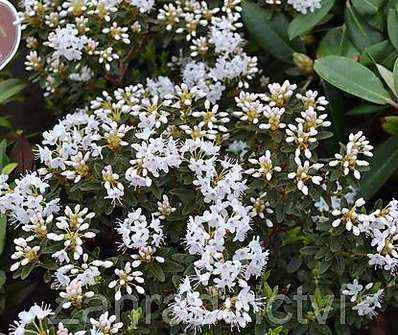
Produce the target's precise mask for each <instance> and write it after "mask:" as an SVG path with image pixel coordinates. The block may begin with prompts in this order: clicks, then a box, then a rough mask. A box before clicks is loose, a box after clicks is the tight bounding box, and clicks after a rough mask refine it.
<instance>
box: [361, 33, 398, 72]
mask: <svg viewBox="0 0 398 335" xmlns="http://www.w3.org/2000/svg"><path fill="white" fill-rule="evenodd" d="M397 55H398V54H397V51H396V50H395V48H394V47H393V45H392V44H391V43H390V42H389V41H387V40H385V41H381V42H379V43H376V44H373V45H371V46H370V47H368V48H366V49H365V50H364V51H363V52H362V54H361V56H360V58H359V61H360V63H361V64H363V65H365V66H367V67H372V66H374V63H379V64H381V65H383V66H384V67H386V68H388V69H390V68H392V65H393V64H394V62H395V59H396V58H397Z"/></svg>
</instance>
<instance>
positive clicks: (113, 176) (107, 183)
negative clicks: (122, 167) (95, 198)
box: [102, 165, 124, 203]
mask: <svg viewBox="0 0 398 335" xmlns="http://www.w3.org/2000/svg"><path fill="white" fill-rule="evenodd" d="M102 179H103V181H104V187H105V189H106V192H107V193H108V195H107V197H106V198H108V199H111V200H112V203H116V202H121V199H122V197H123V196H124V186H123V184H122V183H120V182H118V180H119V175H118V174H117V173H114V172H113V171H112V166H111V165H107V166H105V168H104V169H103V170H102Z"/></svg>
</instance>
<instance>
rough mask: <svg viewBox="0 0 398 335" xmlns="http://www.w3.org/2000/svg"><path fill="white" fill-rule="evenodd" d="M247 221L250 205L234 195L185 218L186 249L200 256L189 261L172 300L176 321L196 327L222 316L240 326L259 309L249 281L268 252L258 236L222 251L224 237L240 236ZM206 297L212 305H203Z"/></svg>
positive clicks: (246, 228) (239, 239)
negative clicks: (189, 269)
mask: <svg viewBox="0 0 398 335" xmlns="http://www.w3.org/2000/svg"><path fill="white" fill-rule="evenodd" d="M250 222H251V217H250V215H249V208H248V207H245V206H244V205H243V204H242V203H240V202H239V201H238V200H237V199H236V198H235V200H233V201H222V200H218V201H214V204H213V205H211V206H210V208H209V210H207V211H205V212H204V213H203V215H200V216H195V217H191V218H190V220H189V222H188V227H187V235H186V244H187V248H188V251H189V253H190V254H192V255H198V256H200V259H199V260H197V261H196V262H195V263H194V267H195V275H193V276H192V277H190V278H189V277H186V278H185V280H184V282H183V284H182V285H181V286H180V287H179V290H178V293H177V296H176V298H175V302H174V304H173V306H172V309H173V313H174V315H175V319H176V320H177V321H178V322H184V323H186V324H188V325H189V326H190V327H193V328H201V327H206V326H211V325H215V324H217V323H219V322H221V321H224V322H225V323H226V324H230V325H231V327H238V328H245V327H246V325H247V324H248V323H250V322H251V321H252V318H251V316H250V313H256V312H258V311H259V310H260V308H261V306H262V303H261V300H260V299H258V298H257V297H256V295H255V293H254V291H253V290H252V289H251V288H250V286H249V284H248V281H249V280H250V279H251V278H252V277H254V278H257V277H258V276H260V275H261V274H262V272H263V270H264V267H265V266H266V264H267V260H268V255H269V252H268V251H264V250H263V248H262V247H261V244H260V242H259V238H258V237H257V238H256V237H254V238H253V240H252V241H251V242H250V243H248V244H247V245H246V246H244V247H242V248H239V249H236V250H235V251H234V252H233V253H232V254H231V253H229V254H227V252H226V243H227V242H228V241H231V242H233V243H239V242H243V241H244V240H245V236H246V234H247V233H248V231H249V230H250V229H251V228H250ZM193 283H195V284H193ZM207 299H210V300H212V301H211V302H210V306H216V307H214V308H209V307H207V306H208V305H209V304H206V303H208V301H207Z"/></svg>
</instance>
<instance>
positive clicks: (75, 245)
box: [47, 205, 95, 260]
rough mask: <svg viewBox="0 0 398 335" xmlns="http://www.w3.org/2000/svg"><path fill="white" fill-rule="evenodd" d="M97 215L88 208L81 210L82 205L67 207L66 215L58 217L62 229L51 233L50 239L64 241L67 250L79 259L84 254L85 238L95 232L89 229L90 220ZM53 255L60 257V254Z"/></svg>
mask: <svg viewBox="0 0 398 335" xmlns="http://www.w3.org/2000/svg"><path fill="white" fill-rule="evenodd" d="M94 216H95V214H94V213H88V208H84V209H82V210H80V205H76V206H75V208H74V209H73V210H72V209H71V208H70V207H69V206H66V208H65V216H60V217H58V218H57V223H56V227H57V228H58V229H59V230H60V232H58V233H49V234H48V235H47V237H48V239H49V240H52V241H64V243H63V245H64V250H65V252H70V253H71V254H72V255H73V259H75V260H78V259H79V258H80V257H81V256H82V255H83V247H82V245H83V240H82V239H83V238H87V239H91V238H94V237H95V233H94V232H92V231H87V230H89V228H90V225H89V223H88V222H86V221H89V220H91V219H92V218H93V217H94ZM53 257H56V258H58V257H59V255H58V254H54V255H53Z"/></svg>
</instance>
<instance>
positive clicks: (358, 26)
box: [345, 4, 383, 51]
mask: <svg viewBox="0 0 398 335" xmlns="http://www.w3.org/2000/svg"><path fill="white" fill-rule="evenodd" d="M345 23H346V26H347V31H348V34H349V36H350V39H351V41H352V43H353V44H354V46H355V47H356V48H357V49H358V50H359V51H362V50H364V49H365V48H367V47H369V46H371V45H373V44H375V43H377V42H380V41H382V40H383V35H382V34H381V32H379V31H378V30H376V29H375V28H373V27H371V26H370V25H369V24H368V23H367V19H366V18H364V17H361V16H360V15H359V14H358V13H357V12H356V11H355V9H354V8H352V7H351V6H350V5H349V4H348V5H347V7H346V12H345Z"/></svg>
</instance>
